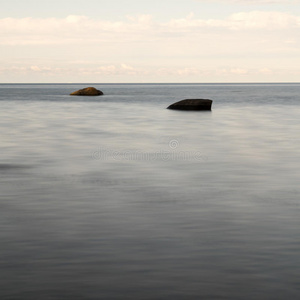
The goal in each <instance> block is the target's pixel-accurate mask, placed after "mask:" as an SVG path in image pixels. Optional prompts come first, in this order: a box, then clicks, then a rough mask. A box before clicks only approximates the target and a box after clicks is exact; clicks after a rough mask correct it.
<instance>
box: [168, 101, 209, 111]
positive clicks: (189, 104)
mask: <svg viewBox="0 0 300 300" xmlns="http://www.w3.org/2000/svg"><path fill="white" fill-rule="evenodd" d="M212 102H213V101H212V100H209V99H186V100H181V101H179V102H176V103H174V104H172V105H170V106H169V107H168V109H180V110H211V105H212Z"/></svg>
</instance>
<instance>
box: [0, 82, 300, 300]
mask: <svg viewBox="0 0 300 300" xmlns="http://www.w3.org/2000/svg"><path fill="white" fill-rule="evenodd" d="M86 86H89V85H87V84H83V85H67V84H66V85H0V105H1V109H0V145H1V152H0V186H1V190H0V191H1V195H0V197H1V198H0V226H1V231H0V241H1V244H0V276H1V277H0V278H1V280H0V299H4V300H6V299H14V300H17V299H26V300H27V299H28V300H29V299H30V300H33V299H43V300H44V299H45V300H48V299H68V300H69V299H70V300H71V299H72V300H73V299H75V300H76V299H88V300H90V299H93V300H94V299H95V300H96V299H105V300H106V299H117V300H118V299H134V300H135V299H141V300H143V299H162V300H166V299H168V300H176V299H230V300H231V299H243V300H244V299H256V300H257V299H272V300H273V299H299V298H300V277H299V274H300V206H299V204H300V197H299V191H300V187H299V177H300V176H299V175H300V169H299V167H300V163H299V162H300V150H299V149H300V141H299V117H300V84H223V85H222V84H207V85H108V84H98V85H97V84H93V85H92V86H95V87H96V88H99V89H101V90H102V91H103V92H104V93H105V96H102V97H92V98H91V97H70V96H68V94H69V93H70V92H72V91H75V90H77V89H79V88H82V87H86ZM195 97H196V98H209V99H212V100H214V103H213V110H212V111H211V112H182V111H171V110H167V109H165V108H166V107H167V106H168V105H170V104H172V103H173V102H175V101H179V100H182V99H186V98H195Z"/></svg>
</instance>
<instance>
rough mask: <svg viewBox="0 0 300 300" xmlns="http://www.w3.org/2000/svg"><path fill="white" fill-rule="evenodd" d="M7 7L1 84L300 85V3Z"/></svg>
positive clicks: (113, 2)
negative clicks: (231, 83) (173, 83)
mask: <svg viewBox="0 0 300 300" xmlns="http://www.w3.org/2000/svg"><path fill="white" fill-rule="evenodd" d="M0 4H1V11H0V36H1V38H0V49H1V50H0V51H1V57H0V83H1V82H2V83H14V82H24V83H27V82H28V83H34V82H45V83H46V82H49V83H51V82H57V83H59V82H82V83H83V82H103V83H104V82H112V83H113V82H300V1H298V0H285V1H282V0H260V1H258V0H257V1H256V0H215V1H213V0H210V1H209V0H151V1H143V0H109V1H102V0H84V1H83V0H64V1H58V0H52V1H41V0H39V1H37V0H26V1H20V0H10V1H5V2H4V1H2V0H0Z"/></svg>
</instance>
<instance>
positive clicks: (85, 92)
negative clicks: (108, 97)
mask: <svg viewBox="0 0 300 300" xmlns="http://www.w3.org/2000/svg"><path fill="white" fill-rule="evenodd" d="M70 95H71V96H102V95H103V92H102V91H99V90H97V89H95V88H94V87H87V88H85V89H81V90H78V91H76V92H73V93H71V94H70Z"/></svg>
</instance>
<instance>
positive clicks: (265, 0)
mask: <svg viewBox="0 0 300 300" xmlns="http://www.w3.org/2000/svg"><path fill="white" fill-rule="evenodd" d="M194 1H197V2H220V3H224V4H231V3H232V4H245V5H249V4H250V5H265V4H284V5H287V4H297V3H300V0H194Z"/></svg>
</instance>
